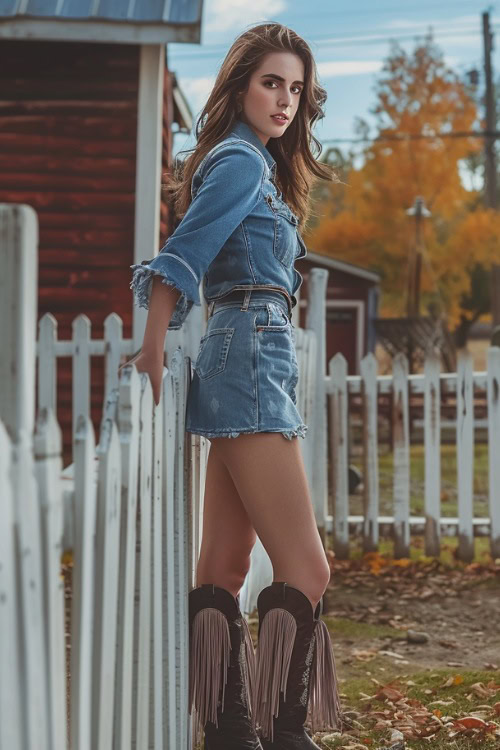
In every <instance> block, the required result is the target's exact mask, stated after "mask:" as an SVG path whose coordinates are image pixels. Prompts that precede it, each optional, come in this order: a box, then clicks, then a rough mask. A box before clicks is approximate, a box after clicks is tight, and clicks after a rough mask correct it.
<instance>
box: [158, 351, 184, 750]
mask: <svg viewBox="0 0 500 750" xmlns="http://www.w3.org/2000/svg"><path fill="white" fill-rule="evenodd" d="M169 365H170V367H169V372H168V375H167V376H166V378H164V380H163V393H162V400H163V403H164V420H163V454H164V467H165V471H164V474H163V497H164V498H165V500H164V508H163V513H164V521H165V535H166V543H165V544H164V545H163V560H164V581H165V591H166V592H168V593H169V595H168V596H164V600H163V601H164V604H163V632H164V660H165V711H164V713H165V726H164V744H165V747H168V748H170V747H181V744H180V741H179V734H178V732H179V727H178V724H177V721H178V712H177V689H178V687H177V682H176V661H177V655H176V654H177V634H176V617H177V608H176V606H175V597H176V594H177V589H176V554H177V553H176V539H175V537H176V532H175V511H176V508H175V506H176V505H177V502H176V501H175V498H176V497H178V495H177V494H176V490H175V487H176V472H175V461H176V453H177V451H176V442H175V441H176V420H175V413H176V391H175V388H174V377H173V373H172V363H171V361H169Z"/></svg>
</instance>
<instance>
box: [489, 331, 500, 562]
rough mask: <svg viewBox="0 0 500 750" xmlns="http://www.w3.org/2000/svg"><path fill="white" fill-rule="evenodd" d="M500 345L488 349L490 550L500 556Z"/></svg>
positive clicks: (494, 557)
mask: <svg viewBox="0 0 500 750" xmlns="http://www.w3.org/2000/svg"><path fill="white" fill-rule="evenodd" d="M498 446H500V347H498V346H492V347H490V349H489V351H488V451H489V485H490V493H489V494H490V497H489V506H490V518H491V527H490V551H491V556H492V557H493V559H496V558H498V557H500V461H499V460H498Z"/></svg>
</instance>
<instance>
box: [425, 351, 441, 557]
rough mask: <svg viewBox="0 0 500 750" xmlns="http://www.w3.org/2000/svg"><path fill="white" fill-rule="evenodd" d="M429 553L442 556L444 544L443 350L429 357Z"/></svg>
mask: <svg viewBox="0 0 500 750" xmlns="http://www.w3.org/2000/svg"><path fill="white" fill-rule="evenodd" d="M424 367H425V373H424V374H425V397H424V447H425V501H424V502H425V554H426V555H429V556H433V555H439V547H440V544H441V525H440V517H441V410H440V406H441V390H440V383H439V375H440V370H441V367H440V358H439V352H432V353H431V354H429V356H427V357H426V360H425V366H424Z"/></svg>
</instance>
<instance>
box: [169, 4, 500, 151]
mask: <svg viewBox="0 0 500 750" xmlns="http://www.w3.org/2000/svg"><path fill="white" fill-rule="evenodd" d="M488 9H489V10H490V16H491V22H492V25H493V30H494V32H495V33H496V35H497V39H496V44H495V45H494V51H493V66H494V71H495V77H497V76H498V74H499V73H500V43H499V42H498V35H500V0H499V1H498V2H496V3H495V2H493V3H490V4H489V5H485V4H483V3H481V2H478V0H453V1H452V0H440V1H439V2H436V0H434V2H432V0H399V2H398V1H397V0H358V2H352V1H351V2H349V0H306V2H304V0H204V8H203V23H202V34H201V43H200V44H169V45H168V65H169V68H170V69H171V70H173V71H175V72H176V74H177V77H178V80H179V83H180V85H181V88H182V91H183V93H184V95H185V96H186V98H187V100H188V102H189V105H190V108H191V110H192V113H193V120H194V121H195V120H196V117H197V115H198V114H199V113H200V111H201V109H202V107H203V105H204V103H205V101H206V99H207V96H208V93H209V92H210V89H211V88H212V85H213V83H214V81H215V77H216V75H217V71H218V69H219V67H220V65H221V63H222V60H223V59H224V56H225V54H226V53H227V51H228V49H229V47H230V45H231V44H232V42H233V41H234V39H235V38H236V37H237V36H238V35H239V34H240V33H241V32H242V31H243V30H244V29H245V28H246V27H247V26H248V25H250V24H253V23H257V22H262V21H279V22H280V23H283V24H285V25H287V26H290V27H291V28H292V29H294V30H295V31H296V32H297V33H298V34H300V35H301V36H303V37H304V38H305V39H306V41H307V42H308V43H309V45H310V46H311V49H312V51H313V54H314V56H315V59H316V63H317V66H318V72H319V77H320V81H321V84H322V85H323V86H324V87H325V88H326V90H327V92H328V99H327V102H326V106H325V112H326V116H325V118H324V119H323V120H322V121H321V122H320V123H318V124H317V126H316V130H315V134H316V137H317V138H318V139H319V140H320V141H321V142H322V143H323V144H324V147H325V148H326V147H327V146H328V145H329V144H328V139H337V138H346V139H349V138H353V137H354V132H353V124H354V119H355V117H356V116H360V117H363V118H364V119H366V120H367V121H368V122H369V123H372V119H371V116H370V114H369V108H370V107H371V106H372V105H373V103H374V99H375V97H374V83H375V79H376V75H377V72H378V71H379V70H380V68H381V65H382V62H383V60H384V58H385V57H386V56H387V54H388V52H389V47H390V39H397V40H398V41H399V43H400V44H401V46H403V47H404V48H405V49H407V50H408V51H410V50H411V49H412V48H413V46H414V43H415V42H414V40H415V37H416V36H418V35H423V34H425V33H426V31H427V30H428V29H429V27H432V30H433V33H434V38H435V41H436V42H437V43H438V45H439V46H440V47H441V49H442V51H443V54H444V56H445V60H446V62H447V64H448V65H449V66H450V67H452V68H453V69H454V70H456V71H457V72H459V73H461V74H465V73H466V72H467V71H468V70H470V69H471V68H472V67H476V68H477V69H478V70H479V71H480V90H481V91H482V90H483V85H484V78H483V48H482V19H481V13H482V12H483V11H485V10H488ZM495 26H496V29H495ZM372 134H373V132H372ZM194 142H195V141H194V138H193V136H192V135H191V136H190V137H188V136H186V135H185V134H178V135H176V136H175V138H174V153H177V152H178V151H179V150H181V149H183V148H190V147H192V146H193V145H194ZM339 145H340V146H341V147H343V148H348V147H349V144H339Z"/></svg>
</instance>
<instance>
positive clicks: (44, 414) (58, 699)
mask: <svg viewBox="0 0 500 750" xmlns="http://www.w3.org/2000/svg"><path fill="white" fill-rule="evenodd" d="M34 448H35V459H36V464H35V471H36V478H37V484H38V488H39V499H40V523H41V530H42V535H41V537H42V575H43V599H44V617H45V628H46V631H45V636H46V649H47V665H48V671H47V678H48V695H47V698H48V703H49V712H50V713H49V736H50V745H49V747H50V748H51V750H65V748H66V746H67V739H66V735H67V731H66V724H67V722H66V636H65V626H64V620H65V613H64V581H63V579H62V576H61V555H62V551H63V543H62V540H63V533H64V506H63V497H62V486H61V470H62V458H61V451H62V435H61V429H60V427H59V425H58V423H57V420H56V417H55V414H54V411H53V409H52V408H49V409H46V408H42V409H39V412H38V418H37V423H36V431H35V439H34Z"/></svg>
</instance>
